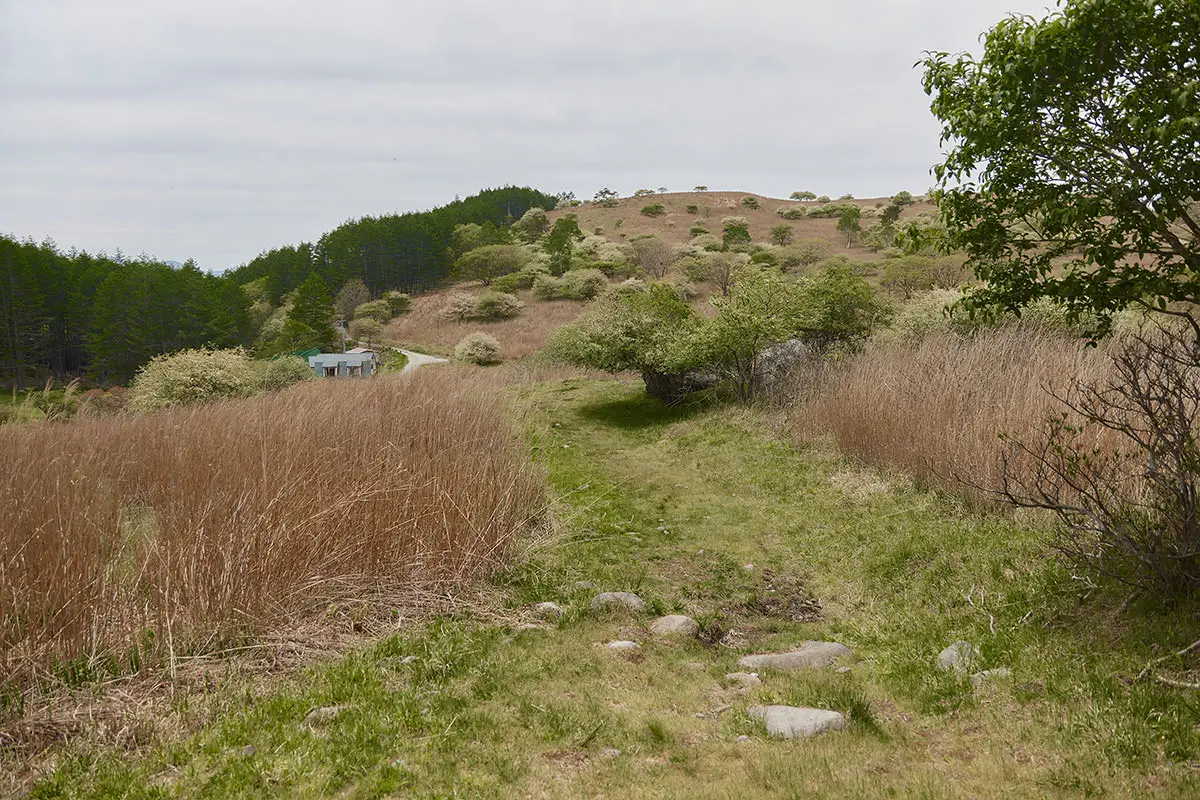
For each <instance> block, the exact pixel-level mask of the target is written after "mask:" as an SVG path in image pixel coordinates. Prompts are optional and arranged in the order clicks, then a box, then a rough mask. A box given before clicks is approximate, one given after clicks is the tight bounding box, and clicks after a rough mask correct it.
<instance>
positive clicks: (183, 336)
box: [0, 236, 254, 388]
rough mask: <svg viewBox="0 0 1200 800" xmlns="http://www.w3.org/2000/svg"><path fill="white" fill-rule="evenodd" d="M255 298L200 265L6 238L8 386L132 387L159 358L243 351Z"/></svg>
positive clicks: (2, 276) (1, 376)
mask: <svg viewBox="0 0 1200 800" xmlns="http://www.w3.org/2000/svg"><path fill="white" fill-rule="evenodd" d="M249 309H250V300H249V298H248V297H247V296H246V294H245V292H243V291H242V289H241V287H240V286H239V285H238V284H237V283H236V282H235V281H234V280H232V279H230V278H227V277H223V276H218V275H212V274H209V273H206V272H204V271H202V270H200V269H199V268H198V267H196V265H195V264H193V263H192V262H190V261H189V262H188V263H186V264H184V265H183V266H182V267H172V266H170V265H168V264H164V263H161V262H157V261H152V260H149V259H144V258H139V259H137V260H129V259H126V258H124V257H122V256H120V255H118V256H115V257H108V256H105V255H95V256H93V255H90V254H88V253H86V252H79V251H75V250H72V251H69V252H65V253H64V252H60V251H59V250H58V248H57V246H56V245H55V244H54V243H53V242H49V241H47V242H43V243H41V244H36V243H34V242H32V241H28V240H26V241H18V240H17V239H15V238H12V237H9V236H0V380H3V381H5V382H8V383H11V384H14V385H15V386H16V387H17V388H21V387H22V386H24V385H26V384H27V383H29V382H30V381H34V380H37V381H40V380H42V379H44V378H45V377H47V376H52V377H56V378H65V377H69V376H81V375H85V374H86V375H89V376H91V377H92V378H94V379H95V380H98V381H102V382H106V383H119V382H125V381H128V380H129V379H130V378H132V377H133V375H134V373H135V372H136V371H137V369H138V367H140V366H141V365H142V364H144V363H146V362H147V361H149V360H150V359H151V358H153V357H154V356H155V355H157V354H159V353H166V352H171V351H173V350H179V349H182V348H187V347H199V346H201V345H213V346H216V347H236V346H239V345H243V344H247V343H248V342H249V341H251V340H252V338H253V336H254V330H253V325H252V324H251V320H250V314H249Z"/></svg>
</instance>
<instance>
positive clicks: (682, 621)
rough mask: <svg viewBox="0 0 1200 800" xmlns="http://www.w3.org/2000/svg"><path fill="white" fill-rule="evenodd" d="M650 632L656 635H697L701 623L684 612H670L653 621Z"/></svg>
mask: <svg viewBox="0 0 1200 800" xmlns="http://www.w3.org/2000/svg"><path fill="white" fill-rule="evenodd" d="M650 632H651V633H652V634H654V635H655V636H695V635H696V634H697V633H699V632H700V623H698V622H696V620H694V619H692V618H691V617H687V616H684V615H683V614H668V615H667V616H665V617H659V618H658V619H656V620H654V622H651V623H650Z"/></svg>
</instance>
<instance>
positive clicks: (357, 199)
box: [0, 0, 1041, 268]
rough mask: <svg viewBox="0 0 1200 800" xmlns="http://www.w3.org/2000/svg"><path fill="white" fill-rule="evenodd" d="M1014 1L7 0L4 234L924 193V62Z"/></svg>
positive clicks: (1, 20)
mask: <svg viewBox="0 0 1200 800" xmlns="http://www.w3.org/2000/svg"><path fill="white" fill-rule="evenodd" d="M1007 6H1008V4H1007V3H1002V2H1000V0H977V1H976V2H972V3H962V2H959V1H958V0H916V1H915V2H909V3H903V4H899V3H894V2H887V1H886V0H860V2H858V3H855V4H838V5H833V4H828V3H814V2H808V3H797V2H787V3H785V2H778V1H776V0H771V1H767V0H759V1H758V2H753V3H746V4H741V5H735V4H732V3H729V2H727V1H726V2H711V1H710V0H692V1H691V2H681V1H680V0H656V2H653V3H649V2H634V1H633V0H616V1H615V2H606V3H602V4H575V3H562V2H550V0H522V1H519V2H510V3H506V4H496V3H485V2H465V1H464V0H457V1H454V2H448V1H445V0H443V2H426V1H425V0H420V1H417V2H386V1H385V0H373V1H372V0H344V1H343V2H339V3H332V4H331V3H326V2H316V0H311V1H310V2H283V1H282V0H280V1H277V2H257V3H243V2H236V3H235V2H233V0H210V1H209V2H204V3H200V2H180V1H173V2H169V3H162V2H144V1H142V2H139V1H135V0H107V1H106V2H105V3H94V2H90V1H89V0H39V2H37V3H16V2H13V3H7V4H4V3H3V2H2V0H0V229H2V230H8V231H11V232H14V233H17V234H19V235H25V234H30V235H33V236H34V237H36V238H40V237H42V236H44V235H47V234H49V235H53V236H54V237H55V238H56V239H57V240H58V241H59V242H60V243H62V244H63V245H64V246H70V245H77V246H79V247H85V248H88V249H93V250H97V249H102V248H103V249H108V250H110V251H111V250H113V249H115V248H116V247H121V248H122V249H124V250H125V251H128V252H138V251H141V250H146V251H149V252H151V253H154V254H156V255H158V256H160V257H163V258H175V259H179V260H182V259H184V258H187V257H194V258H196V259H197V260H198V261H199V262H200V263H201V264H202V265H203V266H205V267H208V268H224V267H228V266H233V265H236V264H237V263H240V262H242V261H245V260H246V259H248V258H250V257H252V256H253V255H254V254H256V253H257V252H259V251H260V250H263V249H266V248H269V247H272V246H278V245H282V244H288V243H292V242H296V241H299V240H301V239H313V238H315V237H316V236H318V235H320V233H321V232H323V231H324V230H327V229H328V228H330V227H332V226H333V225H336V224H338V223H339V222H341V221H343V220H345V219H346V218H348V217H352V216H360V215H364V214H380V213H387V212H390V211H404V210H410V209H420V208H428V207H431V206H434V205H439V204H441V203H445V202H447V201H449V200H450V199H452V198H453V197H454V195H455V194H456V193H457V194H461V195H465V194H468V193H470V192H473V191H475V190H477V189H479V188H482V187H485V186H495V185H500V184H503V183H518V184H529V185H534V186H538V187H539V188H543V189H546V190H551V191H554V190H560V189H571V190H574V191H575V192H576V193H577V194H579V195H580V196H584V197H586V196H590V195H591V193H592V192H594V191H595V190H596V189H597V188H599V187H600V186H602V185H609V186H612V187H613V188H617V189H619V190H621V191H622V192H630V191H632V190H633V189H636V188H639V187H642V186H658V185H667V186H669V187H671V188H673V189H686V188H690V187H691V186H692V185H694V184H696V183H706V184H709V185H712V186H714V187H718V186H719V187H724V188H730V189H740V190H746V191H757V192H761V193H765V194H775V195H786V194H787V193H788V192H790V191H791V190H793V189H797V188H811V189H814V190H816V191H823V192H829V193H831V194H838V193H841V192H844V191H850V192H853V193H855V194H856V195H859V196H869V195H876V194H890V193H892V192H894V191H897V190H899V189H900V188H908V189H910V190H913V191H920V190H923V189H924V188H926V186H928V184H929V176H928V168H929V165H930V164H931V163H932V162H933V161H934V160H935V159H936V157H937V154H938V151H937V146H938V145H937V126H936V124H935V123H934V120H933V119H932V118H931V116H930V115H929V113H928V110H927V107H928V101H927V99H926V98H925V97H924V95H923V94H922V93H921V90H920V86H919V73H918V72H916V71H914V70H913V69H912V65H913V62H914V61H916V60H917V59H918V58H919V57H920V55H921V51H922V50H925V49H947V50H958V49H963V48H970V47H973V46H975V39H976V36H977V35H978V33H979V32H980V31H982V30H983V29H984V28H986V27H987V26H989V25H990V24H992V23H994V22H995V21H997V20H998V19H1000V18H1001V17H1002V16H1003V15H1004V13H1005V11H1006V10H1007ZM1024 10H1030V11H1040V10H1041V8H1040V6H1039V5H1038V4H1036V3H1033V4H1028V5H1027V6H1026V8H1025V9H1024Z"/></svg>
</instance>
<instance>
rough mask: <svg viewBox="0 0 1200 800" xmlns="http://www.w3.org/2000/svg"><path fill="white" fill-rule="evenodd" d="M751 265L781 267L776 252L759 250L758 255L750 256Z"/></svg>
mask: <svg viewBox="0 0 1200 800" xmlns="http://www.w3.org/2000/svg"><path fill="white" fill-rule="evenodd" d="M750 263H751V264H757V265H759V266H760V267H761V266H766V267H777V266H779V256H778V255H777V254H776V252H775V251H774V250H759V251H758V252H756V253H751V254H750Z"/></svg>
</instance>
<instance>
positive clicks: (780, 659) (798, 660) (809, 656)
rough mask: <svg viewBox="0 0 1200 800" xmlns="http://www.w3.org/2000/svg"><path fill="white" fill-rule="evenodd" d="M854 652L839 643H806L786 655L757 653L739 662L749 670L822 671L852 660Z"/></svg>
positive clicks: (785, 653) (744, 657)
mask: <svg viewBox="0 0 1200 800" xmlns="http://www.w3.org/2000/svg"><path fill="white" fill-rule="evenodd" d="M852 655H854V653H853V651H851V650H850V648H849V647H846V645H844V644H838V643H837V642H804V643H803V644H802V645H800V646H799V647H797V648H796V649H795V650H788V651H787V652H784V653H757V654H755V655H750V656H743V657H742V658H741V659H739V660H738V664H739V665H740V666H743V667H746V668H747V669H751V670H756V669H805V668H807V669H821V668H823V667H829V666H832V665H833V664H835V663H837V661H838V660H839V659H845V658H850V657H851V656H852Z"/></svg>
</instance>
